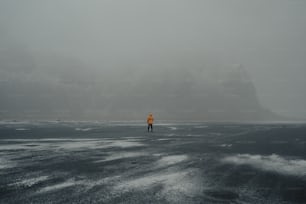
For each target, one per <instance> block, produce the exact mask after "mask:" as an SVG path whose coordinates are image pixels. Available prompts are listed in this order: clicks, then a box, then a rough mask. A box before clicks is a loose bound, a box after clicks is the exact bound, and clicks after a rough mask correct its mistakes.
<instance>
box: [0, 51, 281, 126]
mask: <svg viewBox="0 0 306 204" xmlns="http://www.w3.org/2000/svg"><path fill="white" fill-rule="evenodd" d="M5 54H7V53H2V58H1V69H0V72H1V75H0V76H1V86H0V93H1V98H0V107H1V112H0V114H1V118H2V119H5V118H17V119H58V118H59V119H74V120H88V119H89V120H90V119H94V120H96V119H98V120H140V119H143V118H144V117H145V116H146V114H147V113H148V112H153V113H154V114H155V116H156V118H158V119H161V120H193V121H196V120H205V121H260V120H279V119H280V117H278V116H276V115H275V114H273V113H271V112H270V111H269V110H266V109H264V108H263V107H262V106H261V105H260V103H259V101H258V99H257V96H256V90H255V88H254V85H253V83H252V80H251V79H250V77H249V76H248V75H247V73H246V70H245V69H244V68H243V67H242V66H241V65H226V66H217V65H205V62H203V63H202V64H201V63H200V64H197V65H194V64H193V63H188V62H187V63H185V64H183V65H182V64H181V63H178V62H172V61H171V60H169V61H168V62H167V63H146V64H145V65H144V64H141V63H132V64H127V65H126V66H124V65H121V66H120V67H121V68H120V67H119V68H117V67H115V70H116V71H109V72H108V71H107V69H105V68H101V69H102V70H103V71H101V70H99V69H98V70H88V69H87V68H86V66H85V65H82V64H81V63H79V62H78V61H76V60H74V59H64V58H62V57H58V56H44V57H43V56H39V57H37V56H36V58H35V57H33V58H31V56H30V55H29V54H27V53H26V52H25V53H22V52H18V56H13V57H12V55H7V56H10V57H6V55H5ZM15 58H16V59H18V60H17V62H18V63H16V59H15ZM23 67H24V69H23ZM110 70H111V69H110Z"/></svg>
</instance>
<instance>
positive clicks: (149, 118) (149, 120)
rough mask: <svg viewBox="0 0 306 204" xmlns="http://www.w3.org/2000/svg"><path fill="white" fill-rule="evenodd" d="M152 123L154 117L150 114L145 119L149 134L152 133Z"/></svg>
mask: <svg viewBox="0 0 306 204" xmlns="http://www.w3.org/2000/svg"><path fill="white" fill-rule="evenodd" d="M153 122H154V117H153V114H152V113H150V114H149V115H148V117H147V123H148V132H149V131H150V128H151V132H153Z"/></svg>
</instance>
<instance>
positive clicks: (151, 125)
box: [148, 124, 153, 132]
mask: <svg viewBox="0 0 306 204" xmlns="http://www.w3.org/2000/svg"><path fill="white" fill-rule="evenodd" d="M150 128H151V132H153V124H148V132H149V131H150Z"/></svg>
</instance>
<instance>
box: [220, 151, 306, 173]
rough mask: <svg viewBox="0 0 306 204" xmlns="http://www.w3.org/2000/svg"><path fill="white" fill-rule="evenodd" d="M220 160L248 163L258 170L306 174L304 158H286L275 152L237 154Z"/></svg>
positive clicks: (239, 163)
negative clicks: (266, 154)
mask: <svg viewBox="0 0 306 204" xmlns="http://www.w3.org/2000/svg"><path fill="white" fill-rule="evenodd" d="M222 162H225V163H231V164H236V165H249V166H252V167H254V168H257V169H260V170H264V171H270V172H277V173H279V174H284V175H292V176H306V160H302V159H286V158H283V157H281V156H279V155H276V154H272V155H270V156H263V155H250V154H237V155H235V156H228V157H225V158H223V159H222Z"/></svg>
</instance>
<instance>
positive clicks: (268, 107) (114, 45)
mask: <svg viewBox="0 0 306 204" xmlns="http://www.w3.org/2000/svg"><path fill="white" fill-rule="evenodd" d="M305 22H306V2H305V1H302V0H270V1H266V0H256V1H245V0H231V1H228V0H202V1H200V0H191V1H187V0H184V1H183V0H167V1H165V0H154V1H153V0H152V1H149V0H129V1H123V0H122V1H120V0H118V1H111V0H102V1H100V0H90V1H81V0H65V1H63V0H53V1H40V0H27V1H21V0H20V1H18V0H1V1H0V119H63V120H64V119H72V120H141V119H144V118H145V117H146V115H147V114H148V113H149V112H153V114H154V115H155V118H156V119H158V120H194V121H197V120H203V121H272V120H273V121H275V120H298V119H300V120H304V119H305V118H306V92H305V91H304V90H305V87H306V80H305V79H304V78H305V76H306V58H305V56H306V23H305Z"/></svg>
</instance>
